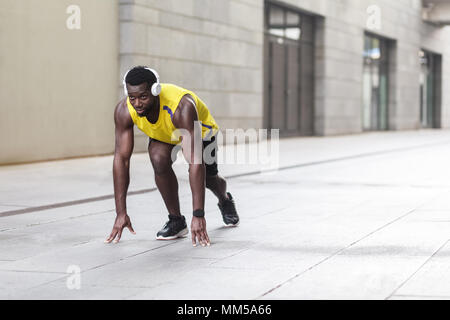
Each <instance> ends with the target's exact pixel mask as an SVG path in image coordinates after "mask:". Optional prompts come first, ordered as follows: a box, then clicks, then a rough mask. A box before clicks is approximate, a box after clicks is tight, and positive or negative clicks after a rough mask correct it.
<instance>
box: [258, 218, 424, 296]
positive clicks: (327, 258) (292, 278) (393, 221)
mask: <svg viewBox="0 0 450 320" xmlns="http://www.w3.org/2000/svg"><path fill="white" fill-rule="evenodd" d="M414 211H416V209H413V210H410V211H408V212H407V213H405V214H403V215H401V216H400V217H397V218H395V219H394V220H392V221H390V222H388V223H386V224H385V225H383V226H381V227H379V228H377V229H375V230H374V231H371V232H369V233H368V234H366V235H365V236H363V237H362V238H360V239H358V240H356V241H354V242H352V243H350V244H349V245H347V246H346V247H344V248H342V249H339V250H338V251H336V252H335V253H333V254H331V255H330V256H328V257H326V258H324V259H322V260H321V261H319V262H317V263H315V264H314V265H312V266H311V267H309V268H307V269H305V270H303V271H302V272H300V273H298V274H296V275H294V276H293V277H291V278H289V279H287V280H285V281H284V282H282V283H280V284H278V285H277V286H275V287H273V288H272V289H270V290H268V291H266V292H265V293H263V294H262V295H260V296H259V297H257V298H256V299H258V298H262V297H264V296H266V295H268V294H270V293H272V292H274V291H275V290H277V289H279V288H281V287H282V286H283V285H285V284H286V283H288V282H291V281H293V280H294V279H296V278H298V277H300V276H302V275H303V274H305V273H306V272H308V271H310V270H312V269H313V268H315V267H317V266H319V265H321V264H322V263H324V262H326V261H328V260H330V259H331V258H334V257H335V256H337V255H339V254H341V253H342V252H344V251H345V250H347V249H349V248H351V247H352V246H354V245H355V244H357V243H358V242H361V241H363V240H364V239H367V238H368V237H370V236H371V235H373V234H374V233H376V232H378V231H380V230H382V229H384V228H386V227H388V226H389V225H391V224H393V223H395V222H397V221H399V220H401V219H403V218H404V217H406V216H408V215H410V214H411V213H413V212H414Z"/></svg>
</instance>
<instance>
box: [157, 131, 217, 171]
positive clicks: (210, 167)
mask: <svg viewBox="0 0 450 320" xmlns="http://www.w3.org/2000/svg"><path fill="white" fill-rule="evenodd" d="M149 139H150V141H149V142H151V141H152V140H156V139H152V138H149ZM157 141H159V140H157ZM209 145H211V147H209V148H208V150H211V149H212V150H211V153H210V157H208V158H209V159H204V161H205V167H206V176H207V177H212V176H216V175H217V174H218V173H219V170H218V168H217V149H218V147H217V140H216V136H213V137H211V139H210V140H203V150H205V149H206V147H207V146H209ZM175 148H178V149H180V150H181V145H177V146H175ZM177 152H178V151H177ZM203 156H205V153H204V154H203ZM209 160H212V161H209Z"/></svg>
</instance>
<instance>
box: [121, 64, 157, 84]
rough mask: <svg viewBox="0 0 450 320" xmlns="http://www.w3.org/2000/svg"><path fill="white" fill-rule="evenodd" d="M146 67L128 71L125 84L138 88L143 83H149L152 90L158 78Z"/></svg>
mask: <svg viewBox="0 0 450 320" xmlns="http://www.w3.org/2000/svg"><path fill="white" fill-rule="evenodd" d="M147 68H148V67H145V66H137V67H134V68H133V69H131V70H130V71H128V74H127V76H126V77H125V83H128V84H130V85H132V86H138V85H140V84H142V83H145V82H146V83H148V85H149V87H150V88H151V87H152V85H153V84H154V83H155V82H156V81H157V79H156V76H155V74H154V73H153V72H151V71H150V70H148V69H147Z"/></svg>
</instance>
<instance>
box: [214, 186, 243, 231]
mask: <svg viewBox="0 0 450 320" xmlns="http://www.w3.org/2000/svg"><path fill="white" fill-rule="evenodd" d="M227 195H228V200H225V202H224V203H223V204H222V205H221V204H220V203H218V204H217V205H218V206H219V209H220V212H222V219H223V223H224V224H225V226H226V227H234V226H237V225H238V224H239V216H238V214H237V212H236V207H235V205H234V200H233V197H232V196H231V193H229V192H227Z"/></svg>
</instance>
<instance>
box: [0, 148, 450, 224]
mask: <svg viewBox="0 0 450 320" xmlns="http://www.w3.org/2000/svg"><path fill="white" fill-rule="evenodd" d="M445 144H450V140H446V141H440V142H435V143H425V144H421V145H417V146H409V147H403V148H396V149H389V150H380V151H375V152H367V153H362V154H356V155H350V156H343V157H338V158H331V159H326V160H319V161H312V162H307V163H300V164H293V165H289V166H285V167H280V168H275V169H269V170H258V171H251V172H244V173H239V174H234V175H229V176H225V178H226V179H234V178H240V177H245V176H251V175H258V174H265V173H270V172H277V171H284V170H291V169H297V168H304V167H310V166H317V165H322V164H327V163H333V162H340V161H346V160H353V159H359V158H367V157H373V156H378V155H385V154H390V153H396V152H404V151H409V150H414V149H422V148H429V147H434V146H439V145H445ZM156 190H158V188H156V187H153V188H149V189H142V190H136V191H130V192H128V193H127V195H128V196H134V195H139V194H144V193H150V192H153V191H156ZM110 199H114V194H109V195H103V196H98V197H91V198H85V199H79V200H72V201H66V202H59V203H53V204H48V205H43V206H34V207H28V208H25V209H18V210H11V211H3V212H0V218H2V217H8V216H13V215H19V214H25V213H32V212H38V211H44V210H49V209H56V208H62V207H70V206H75V205H80V204H84V203H90V202H97V201H104V200H110Z"/></svg>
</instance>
